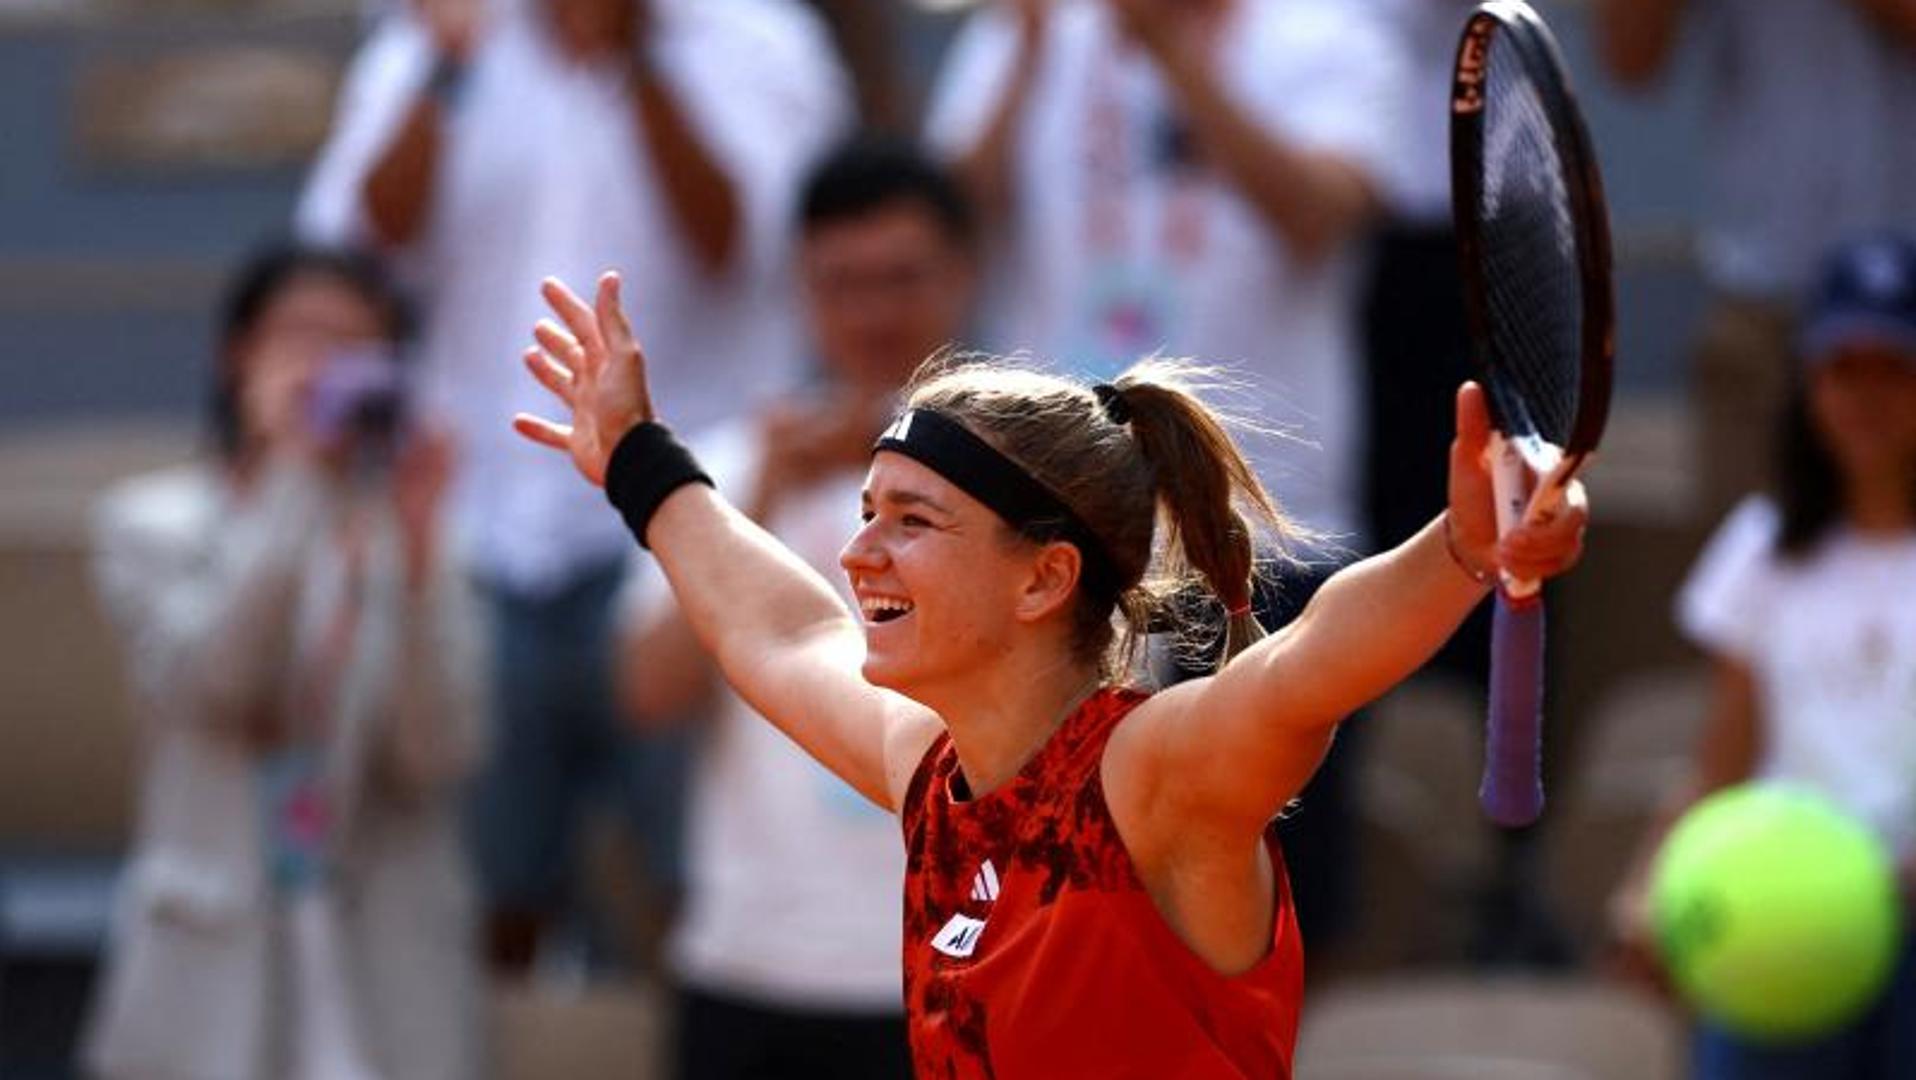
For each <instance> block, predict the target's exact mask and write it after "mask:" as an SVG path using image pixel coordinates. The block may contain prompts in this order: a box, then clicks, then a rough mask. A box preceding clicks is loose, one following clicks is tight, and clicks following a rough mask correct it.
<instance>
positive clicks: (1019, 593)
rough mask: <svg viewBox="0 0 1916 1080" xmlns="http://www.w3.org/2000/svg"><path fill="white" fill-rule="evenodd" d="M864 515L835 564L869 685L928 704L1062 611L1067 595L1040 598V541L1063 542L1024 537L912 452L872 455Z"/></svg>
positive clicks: (1059, 618)
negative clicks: (853, 599) (847, 590)
mask: <svg viewBox="0 0 1916 1080" xmlns="http://www.w3.org/2000/svg"><path fill="white" fill-rule="evenodd" d="M864 518H865V523H864V525H863V527H861V528H860V529H859V530H858V532H857V533H856V534H855V535H853V537H852V538H851V540H850V541H849V542H847V543H846V545H845V548H844V551H843V552H841V553H840V555H839V564H840V565H841V566H843V567H844V569H845V573H846V574H847V575H848V576H849V577H850V579H851V586H852V591H853V593H854V594H855V595H856V596H857V599H858V606H859V614H860V615H861V616H862V621H863V624H864V628H865V667H864V674H865V678H866V680H867V681H868V682H870V683H872V684H873V685H875V686H883V687H886V688H888V689H892V690H897V691H898V692H900V693H903V694H905V695H907V696H909V697H912V698H915V699H917V700H919V701H921V702H926V703H928V704H934V703H936V702H938V701H940V700H945V699H947V698H948V697H949V695H950V693H951V692H952V691H953V690H954V689H957V690H958V692H959V693H961V694H962V687H963V685H964V683H965V681H966V680H967V679H970V678H974V677H975V676H976V674H977V673H978V672H979V671H981V670H983V669H986V668H988V667H989V666H991V665H992V664H994V663H996V662H997V661H998V660H1000V659H1001V658H1002V657H1003V656H1004V655H1005V654H1006V653H1007V652H1008V651H1009V650H1010V649H1012V648H1014V647H1017V644H1016V643H1017V642H1018V641H1020V639H1021V638H1022V637H1023V636H1024V632H1025V631H1026V630H1028V629H1029V628H1030V627H1031V626H1032V625H1033V624H1036V623H1040V622H1044V621H1047V620H1051V621H1058V622H1062V621H1063V618H1062V611H1063V609H1064V601H1065V599H1066V596H1065V595H1059V596H1058V597H1056V599H1055V600H1050V601H1049V602H1048V597H1047V596H1046V595H1045V593H1044V586H1043V584H1042V576H1043V569H1044V564H1045V562H1046V560H1047V558H1048V557H1050V556H1051V555H1053V554H1055V553H1050V552H1047V550H1046V549H1047V548H1050V547H1057V546H1061V545H1037V544H1032V543H1030V542H1028V541H1025V540H1023V539H1022V538H1020V537H1018V536H1017V535H1016V534H1014V533H1013V532H1012V531H1011V530H1010V528H1009V527H1008V526H1006V525H1005V523H1004V521H1003V520H1002V519H1001V518H999V517H998V515H997V514H995V513H993V512H992V511H991V510H990V509H989V508H988V507H986V506H985V505H984V504H983V503H981V502H979V501H978V500H976V499H974V498H972V497H971V496H970V495H967V494H965V492H964V491H962V490H960V489H959V488H958V487H956V486H955V485H953V484H952V483H951V482H949V481H947V480H946V479H944V478H943V477H941V476H939V475H938V474H937V473H936V472H933V471H932V470H931V469H929V468H926V467H925V466H924V465H921V464H919V463H918V462H917V461H914V460H912V459H911V458H908V457H905V456H903V455H901V454H896V453H890V452H881V453H879V454H877V455H876V456H874V457H873V458H872V465H871V471H870V473H869V474H868V476H867V478H866V483H865V491H864ZM1072 558H1073V559H1075V553H1074V554H1073V556H1072ZM1074 565H1075V562H1074ZM1034 585H1036V589H1035V591H1034ZM1068 591H1069V590H1068V589H1067V590H1066V592H1067V593H1068Z"/></svg>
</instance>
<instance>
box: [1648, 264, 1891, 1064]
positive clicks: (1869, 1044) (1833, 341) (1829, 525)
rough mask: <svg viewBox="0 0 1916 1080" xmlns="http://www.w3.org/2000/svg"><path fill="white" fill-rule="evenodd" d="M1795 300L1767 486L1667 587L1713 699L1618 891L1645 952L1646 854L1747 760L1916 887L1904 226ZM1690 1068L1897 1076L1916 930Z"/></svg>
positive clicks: (1744, 774) (1700, 1055)
mask: <svg viewBox="0 0 1916 1080" xmlns="http://www.w3.org/2000/svg"><path fill="white" fill-rule="evenodd" d="M1807 314H1808V319H1807V323H1806V325H1805V327H1804V333H1803V335H1802V337H1801V338H1800V349H1799V352H1800V355H1801V357H1802V363H1801V365H1800V367H1799V369H1798V371H1797V372H1796V373H1795V374H1794V376H1793V378H1792V380H1791V381H1792V384H1793V386H1792V389H1791V392H1790V394H1789V395H1788V404H1787V408H1786V411H1785V414H1784V421H1785V422H1784V424H1783V429H1782V430H1783V437H1782V439H1781V440H1780V450H1781V453H1780V454H1779V461H1780V464H1781V469H1780V470H1779V473H1778V477H1777V481H1778V482H1777V485H1776V498H1775V499H1774V500H1772V499H1770V498H1766V497H1761V496H1758V497H1752V498H1749V499H1747V500H1746V501H1745V502H1744V503H1743V504H1742V505H1741V506H1739V507H1737V509H1736V510H1735V512H1734V513H1732V514H1731V515H1730V517H1729V519H1728V520H1727V521H1725V522H1724V523H1723V526H1722V528H1721V529H1719V530H1718V532H1717V535H1716V537H1715V538H1714V539H1713V540H1712V541H1711V542H1710V546H1709V548H1708V549H1707V550H1706V551H1705V552H1704V554H1703V557H1702V559H1701V560H1700V561H1699V563H1698V564H1697V567H1696V569H1695V570H1694V571H1693V572H1692V574H1691V577H1690V580H1689V582H1688V583H1687V584H1686V585H1685V586H1684V589H1683V593H1682V595H1681V597H1680V598H1679V603H1678V608H1677V614H1678V621H1679V622H1680V623H1681V624H1682V626H1683V628H1684V630H1685V632H1686V633H1687V634H1688V635H1689V636H1690V637H1691V638H1692V639H1693V640H1695V641H1696V642H1697V643H1699V644H1700V645H1702V646H1703V647H1704V649H1706V650H1707V651H1708V652H1709V653H1710V654H1711V656H1712V657H1713V658H1714V660H1715V663H1716V700H1715V703H1714V706H1713V708H1712V712H1711V715H1710V718H1709V723H1708V725H1707V727H1706V728H1705V733H1704V736H1703V740H1702V743H1701V745H1700V746H1699V747H1698V751H1697V760H1696V767H1695V770H1694V775H1693V777H1692V779H1691V782H1690V784H1689V786H1688V787H1687V788H1686V789H1685V790H1684V791H1682V792H1679V793H1678V794H1677V797H1676V798H1675V799H1673V800H1672V803H1671V805H1670V807H1669V808H1668V813H1667V815H1666V817H1665V820H1664V823H1663V824H1662V825H1661V826H1660V827H1659V828H1658V829H1657V830H1656V834H1655V835H1653V836H1652V837H1651V843H1650V844H1648V845H1647V846H1646V848H1645V852H1644V857H1643V858H1642V859H1641V860H1640V861H1639V865H1638V866H1637V867H1636V868H1635V870H1634V872H1633V873H1632V875H1631V877H1630V879H1629V880H1628V881H1627V882H1626V883H1625V885H1624V886H1623V888H1622V890H1621V891H1620V892H1619V894H1618V897H1617V902H1616V906H1615V911H1616V914H1617V917H1618V926H1617V929H1618V931H1619V932H1620V934H1621V936H1622V938H1623V940H1624V942H1625V944H1626V945H1627V946H1629V947H1630V950H1631V958H1632V959H1634V960H1635V961H1637V962H1639V963H1651V964H1653V963H1654V960H1653V959H1652V957H1651V953H1650V948H1649V942H1650V926H1649V916H1648V898H1647V895H1646V894H1647V889H1648V874H1649V862H1650V855H1652V854H1653V853H1654V851H1655V848H1656V846H1657V844H1658V843H1660V841H1661V838H1662V834H1663V832H1664V831H1665V829H1667V828H1668V824H1669V822H1673V821H1675V820H1676V818H1677V817H1679V816H1680V815H1681V814H1682V812H1683V811H1684V810H1686V809H1688V807H1689V806H1690V805H1691V804H1692V803H1694V802H1695V801H1697V800H1698V799H1701V798H1702V797H1703V796H1705V795H1707V794H1709V793H1710V792H1712V791H1715V790H1717V789H1719V788H1724V787H1728V786H1730V785H1732V784H1736V783H1740V782H1742V781H1744V780H1747V779H1750V778H1752V777H1756V778H1762V779H1771V780H1784V781H1790V782H1793V783H1797V784H1803V785H1807V786H1809V787H1812V788H1814V789H1815V790H1817V791H1818V792H1820V793H1822V794H1823V795H1825V796H1827V797H1828V798H1830V799H1831V800H1832V801H1834V803H1835V804H1836V805H1837V806H1840V807H1843V808H1845V809H1847V810H1849V811H1850V812H1851V813H1853V814H1855V815H1856V816H1857V818H1858V819H1860V820H1861V821H1863V822H1865V823H1866V824H1868V825H1870V826H1871V827H1872V828H1873V829H1874V830H1875V831H1876V832H1877V833H1878V834H1879V835H1880V836H1881V837H1882V839H1883V842H1884V843H1885V844H1886V845H1887V846H1888V848H1889V850H1890V851H1891V852H1893V853H1894V854H1895V856H1896V857H1897V859H1898V860H1899V864H1900V866H1901V868H1902V876H1903V881H1904V891H1905V894H1906V897H1907V898H1909V899H1910V900H1911V901H1912V903H1916V771H1913V770H1912V769H1911V768H1910V763H1911V762H1913V761H1916V723H1912V722H1911V721H1912V714H1911V711H1910V707H1911V701H1912V699H1911V696H1910V692H1911V688H1912V687H1916V240H1912V238H1911V237H1910V236H1909V235H1893V234H1885V235H1879V236H1873V237H1870V238H1868V239H1864V240H1860V241H1857V242H1854V243H1852V244H1850V245H1848V246H1846V247H1844V248H1843V249H1841V250H1840V251H1839V252H1838V253H1837V254H1836V256H1835V257H1834V258H1832V259H1831V260H1830V262H1829V263H1828V265H1827V268H1826V270H1825V273H1824V276H1823V280H1822V283H1821V285H1820V286H1819V289H1818V292H1817V294H1816V296H1815V299H1814V301H1813V302H1812V304H1811V306H1810V308H1809V311H1808V313H1807ZM1696 1066H1697V1072H1696V1075H1697V1076H1699V1077H1703V1078H1705V1080H1719V1078H1720V1080H1740V1078H1745V1077H1765V1078H1787V1077H1804V1078H1809V1077H1815V1078H1818V1080H1847V1078H1851V1077H1864V1078H1868V1077H1885V1078H1887V1077H1892V1076H1908V1075H1910V1074H1911V1071H1912V1070H1916V940H1912V941H1911V942H1909V943H1907V944H1905V946H1904V954H1903V959H1902V962H1901V965H1900V970H1899V971H1898V973H1897V975H1896V976H1895V978H1894V980H1893V982H1892V983H1891V985H1890V986H1889V987H1887V988H1886V989H1885V991H1884V994H1883V998H1882V1000H1881V1001H1880V1003H1879V1004H1878V1005H1877V1006H1876V1008H1875V1010H1874V1011H1873V1012H1872V1013H1871V1014H1870V1015H1868V1016H1866V1017H1865V1018H1864V1019H1863V1020H1861V1021H1859V1022H1858V1024H1857V1025H1856V1027H1855V1028H1854V1029H1852V1030H1849V1031H1847V1032H1844V1033H1841V1034H1839V1035H1837V1036H1835V1037H1832V1038H1831V1039H1829V1040H1827V1041H1825V1042H1819V1043H1813V1044H1810V1045H1807V1046H1800V1047H1789V1048H1784V1049H1772V1048H1765V1047H1763V1046H1760V1045H1757V1044H1752V1043H1747V1042H1745V1041H1742V1040H1740V1039H1738V1038H1736V1037H1733V1036H1731V1035H1730V1034H1728V1033H1727V1032H1723V1031H1717V1030H1706V1031H1704V1032H1703V1033H1702V1034H1701V1036H1700V1038H1699V1040H1698V1045H1697V1060H1696Z"/></svg>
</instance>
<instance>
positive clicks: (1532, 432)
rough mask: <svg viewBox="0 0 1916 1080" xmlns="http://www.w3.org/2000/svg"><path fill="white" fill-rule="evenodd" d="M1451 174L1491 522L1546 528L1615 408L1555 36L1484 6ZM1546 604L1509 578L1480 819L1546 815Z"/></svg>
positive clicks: (1598, 238)
mask: <svg viewBox="0 0 1916 1080" xmlns="http://www.w3.org/2000/svg"><path fill="white" fill-rule="evenodd" d="M1450 164H1451V182H1452V188H1451V192H1452V198H1453V200H1454V213H1455V217H1456V229H1457V244H1458V250H1459V255H1460V257H1461V258H1462V261H1463V279H1464V306H1465V313H1466V315H1467V317H1468V320H1469V326H1470V333H1471V337H1472V339H1473V346H1474V352H1475V354H1476V364H1477V370H1478V376H1479V378H1480V380H1481V381H1482V383H1483V385H1484V390H1485V392H1486V395H1487V397H1488V399H1489V403H1490V416H1491V424H1492V427H1493V428H1494V429H1495V430H1494V432H1493V433H1492V436H1491V443H1490V449H1489V454H1490V458H1491V460H1490V466H1491V478H1492V482H1493V483H1494V485H1495V489H1496V498H1497V527H1498V531H1499V533H1506V532H1508V531H1510V530H1511V529H1512V528H1514V527H1515V526H1516V525H1518V524H1519V523H1520V522H1522V521H1526V520H1529V521H1536V520H1541V519H1547V518H1548V517H1549V516H1550V515H1551V514H1553V513H1555V512H1556V511H1557V510H1558V509H1559V508H1560V507H1561V506H1562V504H1563V499H1564V494H1565V491H1566V490H1567V489H1568V487H1569V485H1570V481H1571V478H1572V477H1573V476H1575V475H1576V472H1577V470H1578V469H1579V468H1581V467H1582V466H1583V464H1584V462H1585V461H1586V460H1587V459H1588V458H1589V455H1590V453H1591V451H1593V450H1594V449H1596V446H1597V442H1598V440H1599V439H1600V438H1601V437H1602V435H1603V425H1604V420H1605V418H1606V417H1607V416H1608V414H1609V411H1610V376H1611V355H1612V351H1613V333H1612V331H1613V325H1614V313H1613V304H1614V301H1613V297H1612V293H1611V281H1610V225H1609V215H1608V212H1607V211H1606V209H1605V206H1604V200H1603V183H1602V180H1601V178H1600V177H1599V176H1598V173H1597V160H1596V156H1595V155H1594V154H1593V153H1592V151H1591V149H1590V137H1589V134H1588V132H1586V131H1585V130H1584V125H1583V118H1582V116H1581V115H1580V114H1579V112H1578V110H1577V102H1576V99H1575V98H1574V97H1573V96H1572V95H1571V91H1570V86H1569V82H1568V80H1567V79H1566V77H1565V75H1564V70H1563V62H1562V59H1561V58H1560V56H1559V55H1558V52H1557V45H1556V42H1555V40H1554V39H1553V38H1552V37H1551V36H1550V31H1549V28H1548V27H1546V26H1545V25H1544V23H1543V20H1542V19H1541V18H1539V17H1538V16H1537V13H1536V12H1535V11H1533V10H1531V8H1530V7H1529V5H1527V4H1524V3H1520V2H1518V0H1490V2H1487V3H1482V4H1479V5H1478V6H1477V8H1476V10H1475V11H1474V12H1472V14H1471V16H1470V19H1469V21H1468V22H1467V23H1466V24H1465V26H1464V32H1463V38H1462V41H1461V42H1460V43H1459V45H1458V48H1457V66H1456V77H1455V79H1454V80H1453V82H1452V86H1451V111H1450ZM1543 629H1544V613H1543V598H1542V594H1541V592H1540V590H1539V583H1538V582H1536V581H1522V580H1516V579H1513V578H1510V577H1508V576H1505V577H1504V579H1503V581H1502V582H1501V588H1500V589H1499V590H1498V597H1497V610H1496V615H1495V621H1494V624H1493V627H1492V631H1491V668H1490V672H1491V673H1490V717H1489V725H1488V729H1487V740H1486V746H1485V762H1484V782H1483V787H1482V789H1481V790H1480V791H1479V793H1478V798H1479V801H1480V802H1481V803H1482V805H1483V808H1484V812H1485V813H1486V814H1487V815H1489V817H1490V818H1491V820H1493V821H1496V822H1498V823H1499V824H1503V825H1513V826H1514V825H1527V824H1529V823H1530V822H1532V821H1535V820H1536V818H1537V815H1538V814H1539V813H1541V812H1542V810H1543V782H1542V772H1541V767H1542V744H1543V739H1542V735H1543V731H1542V711H1541V710H1542V706H1543V653H1544V640H1543Z"/></svg>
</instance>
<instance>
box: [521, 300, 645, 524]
mask: <svg viewBox="0 0 1916 1080" xmlns="http://www.w3.org/2000/svg"><path fill="white" fill-rule="evenodd" d="M539 291H540V294H541V295H543V296H544V297H545V300H546V303H547V304H549V305H550V306H551V307H552V311H553V314H555V315H557V316H558V317H559V319H560V320H561V321H562V322H563V323H564V324H565V325H564V326H563V327H561V326H559V325H558V324H556V323H554V322H552V321H551V320H550V319H541V320H540V321H539V325H538V326H536V327H534V328H533V331H532V334H533V337H535V338H536V339H538V342H539V345H538V347H537V348H532V349H527V350H526V352H525V363H526V368H527V370H529V371H531V372H532V376H533V378H535V379H538V380H539V384H540V385H541V386H544V387H545V388H546V389H547V390H550V391H552V393H553V395H554V396H555V397H557V398H558V399H559V400H560V401H561V402H562V403H564V405H565V406H566V408H567V409H568V410H570V411H571V420H572V422H571V423H570V424H561V423H555V422H553V421H551V420H547V419H544V418H543V417H537V416H532V415H530V414H527V413H520V414H519V415H517V416H515V417H513V419H512V426H513V429H514V430H516V431H518V432H519V434H521V435H524V436H525V437H526V438H528V439H531V440H532V441H533V442H536V443H541V444H543V445H545V446H550V447H552V448H553V449H555V450H563V451H565V452H567V453H568V454H571V455H572V463H573V464H574V465H576V466H578V469H579V472H580V473H581V474H582V475H583V476H584V477H585V478H586V479H587V480H590V481H591V482H592V483H593V484H595V485H597V486H599V487H604V486H605V467H606V462H607V461H608V460H609V459H610V458H611V457H612V449H613V447H615V446H617V445H619V440H620V439H621V438H623V437H624V436H625V433H626V432H628V431H631V430H632V429H633V428H635V427H637V426H638V425H640V424H642V423H645V422H646V421H648V420H651V419H652V417H653V412H652V395H651V392H650V390H648V389H647V387H646V383H645V354H644V353H643V352H641V351H640V350H639V343H638V340H637V339H636V338H635V337H633V334H632V324H631V323H630V322H628V321H627V320H626V317H625V311H624V310H623V309H622V308H621V307H620V306H619V275H618V274H616V273H612V272H610V271H608V272H607V273H605V274H603V275H601V276H600V278H599V293H598V297H597V299H596V301H595V302H594V303H593V305H592V306H590V307H588V306H587V305H586V302H585V301H584V300H581V299H579V297H578V295H577V294H576V293H574V292H573V291H572V290H571V289H568V288H566V286H565V284H564V283H563V282H561V281H559V280H558V279H557V278H547V279H546V280H545V283H544V284H543V285H541V286H540V290H539Z"/></svg>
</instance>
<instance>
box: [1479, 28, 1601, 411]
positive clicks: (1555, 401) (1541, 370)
mask: <svg viewBox="0 0 1916 1080" xmlns="http://www.w3.org/2000/svg"><path fill="white" fill-rule="evenodd" d="M1565 167H1566V166H1565V163H1564V161H1563V160H1562V158H1561V156H1560V154H1559V153H1558V151H1557V144H1556V141H1555V139H1554V137H1553V128H1552V125H1551V121H1550V115H1549V112H1548V110H1546V108H1545V107H1544V103H1543V101H1542V99H1541V98H1540V97H1539V95H1538V92H1537V88H1536V86H1535V84H1534V83H1533V82H1532V81H1531V78H1530V76H1529V75H1528V74H1527V72H1526V70H1525V65H1524V63H1523V59H1522V57H1521V56H1519V55H1517V54H1516V50H1515V48H1514V47H1513V46H1511V45H1509V44H1508V43H1507V42H1505V41H1504V40H1503V39H1502V38H1501V37H1500V38H1499V39H1497V40H1496V41H1495V42H1494V43H1493V46H1492V48H1491V50H1490V54H1489V57H1488V65H1487V74H1486V80H1485V107H1484V138H1483V186H1482V189H1481V195H1480V205H1479V207H1478V211H1479V220H1480V221H1481V222H1482V227H1481V232H1482V242H1483V259H1484V275H1483V277H1484V280H1485V281H1486V283H1487V289H1486V293H1487V295H1486V306H1487V309H1488V310H1487V312H1486V314H1487V316H1488V318H1489V323H1490V325H1489V342H1488V344H1489V346H1490V354H1491V355H1490V356H1489V357H1488V358H1487V360H1488V367H1489V370H1488V376H1489V377H1488V383H1489V389H1490V393H1491V395H1492V397H1493V399H1494V402H1495V404H1496V406H1497V410H1498V413H1499V420H1500V426H1501V427H1502V428H1503V430H1504V431H1505V432H1506V433H1507V434H1512V435H1536V436H1540V437H1542V438H1543V439H1546V440H1548V441H1549V442H1551V443H1553V444H1555V445H1556V446H1559V447H1561V446H1563V445H1565V443H1566V442H1567V441H1568V440H1569V437H1570V432H1571V427H1572V425H1573V424H1574V423H1575V420H1576V416H1577V394H1578V386H1579V382H1578V358H1579V356H1580V353H1581V334H1582V326H1581V321H1582V312H1583V304H1582V295H1581V292H1582V287H1583V286H1582V277H1581V273H1580V269H1579V264H1578V252H1577V224H1576V220H1575V214H1574V210H1573V208H1572V205H1571V193H1570V191H1569V189H1568V187H1567V185H1566V183H1565V171H1564V170H1565Z"/></svg>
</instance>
